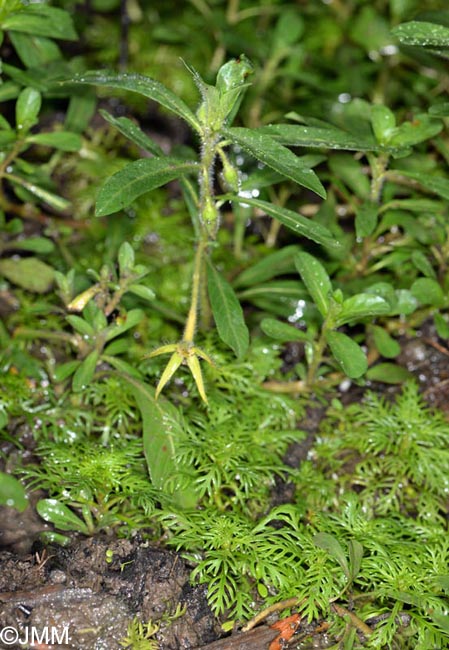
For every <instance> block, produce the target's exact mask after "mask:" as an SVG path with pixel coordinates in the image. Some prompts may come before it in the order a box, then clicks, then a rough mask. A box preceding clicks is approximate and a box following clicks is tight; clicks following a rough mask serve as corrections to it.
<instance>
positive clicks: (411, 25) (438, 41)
mask: <svg viewBox="0 0 449 650" xmlns="http://www.w3.org/2000/svg"><path fill="white" fill-rule="evenodd" d="M391 33H392V34H393V36H396V38H397V39H398V40H399V41H400V42H401V43H403V44H404V45H418V46H421V47H431V48H433V47H436V48H449V28H448V27H445V26H444V25H437V24H435V23H428V22H425V21H417V20H412V21H410V22H408V23H402V25H398V26H397V27H395V28H394V29H392V31H391Z"/></svg>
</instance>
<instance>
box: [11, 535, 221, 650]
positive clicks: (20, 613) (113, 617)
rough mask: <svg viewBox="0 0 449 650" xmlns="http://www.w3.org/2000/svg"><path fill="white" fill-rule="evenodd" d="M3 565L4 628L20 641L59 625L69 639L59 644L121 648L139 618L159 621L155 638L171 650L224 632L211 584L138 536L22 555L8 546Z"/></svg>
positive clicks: (109, 649) (90, 649) (88, 648)
mask: <svg viewBox="0 0 449 650" xmlns="http://www.w3.org/2000/svg"><path fill="white" fill-rule="evenodd" d="M0 567H1V573H0V629H1V628H3V629H4V628H5V627H7V626H11V627H12V628H15V629H18V630H20V633H21V638H25V637H26V630H27V629H28V630H29V631H30V630H31V629H33V628H34V629H39V630H44V629H45V628H52V627H53V628H54V627H56V628H58V630H59V633H60V636H59V638H60V639H61V638H62V635H63V634H64V630H65V629H67V630H68V632H67V636H68V639H69V644H68V645H67V644H64V645H57V646H56V647H61V648H65V647H69V648H74V649H80V650H81V649H82V650H115V649H116V648H121V647H123V646H122V645H120V642H121V641H123V639H124V637H125V636H126V631H127V627H128V624H129V623H130V622H131V621H132V619H133V618H134V617H135V616H138V617H139V619H141V620H142V621H149V620H151V621H153V622H154V623H158V622H159V631H158V632H157V633H156V634H155V636H154V638H155V640H157V641H158V642H159V643H160V647H161V648H165V649H166V650H182V649H187V648H197V647H201V646H203V645H205V644H207V643H208V642H210V641H212V640H213V639H216V638H217V636H218V634H219V628H218V624H217V622H216V620H215V619H214V616H213V615H212V613H211V611H210V609H209V607H208V605H207V601H206V591H205V588H203V587H192V586H191V585H190V583H189V574H190V569H189V567H187V566H186V564H185V562H184V561H183V560H182V559H181V558H180V557H179V556H178V555H177V554H176V553H173V552H171V551H166V550H164V549H160V548H154V547H151V546H147V545H145V543H143V542H142V541H141V540H139V539H135V540H133V541H131V540H110V539H106V538H105V539H101V538H98V537H97V538H90V539H78V540H75V541H74V543H73V544H72V545H71V547H70V548H68V549H66V548H62V547H53V548H48V549H45V551H41V554H39V553H35V554H28V555H26V556H25V557H23V558H18V557H17V556H16V555H15V554H13V553H11V552H7V551H3V552H2V553H1V554H0ZM177 608H178V613H179V611H180V609H181V608H182V611H183V613H182V615H181V616H179V617H177V618H176V616H174V615H175V612H177ZM171 619H172V620H171ZM28 634H30V632H28ZM0 647H2V648H3V647H9V648H16V647H17V648H19V647H21V646H20V645H17V646H15V645H8V646H0Z"/></svg>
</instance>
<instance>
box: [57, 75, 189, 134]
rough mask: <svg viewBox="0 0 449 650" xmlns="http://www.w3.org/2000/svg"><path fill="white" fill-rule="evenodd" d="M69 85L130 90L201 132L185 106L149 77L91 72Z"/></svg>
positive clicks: (172, 93)
mask: <svg viewBox="0 0 449 650" xmlns="http://www.w3.org/2000/svg"><path fill="white" fill-rule="evenodd" d="M69 83H79V84H91V85H95V86H109V88H118V89H120V90H130V91H131V92H134V93H138V94H139V95H143V96H144V97H148V98H149V99H152V100H153V101H155V102H158V104H160V105H161V106H163V107H164V108H166V109H168V110H169V111H172V112H173V113H175V114H176V115H178V116H179V117H181V118H182V119H184V120H185V121H186V122H188V123H189V124H190V126H191V127H193V128H194V129H195V130H196V131H200V130H201V127H200V124H199V122H198V119H197V118H196V116H195V115H194V113H192V111H191V110H190V108H189V107H188V106H187V104H185V103H184V102H183V100H182V99H180V98H179V97H178V96H177V95H175V93H174V92H172V91H171V90H170V89H169V88H167V87H166V86H164V84H162V83H160V81H156V80H155V79H151V77H145V76H144V75H140V74H127V73H123V74H116V73H115V72H111V71H107V70H92V71H90V72H86V73H84V74H82V75H79V76H78V77H75V78H74V79H70V81H69Z"/></svg>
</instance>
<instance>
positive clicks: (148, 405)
mask: <svg viewBox="0 0 449 650" xmlns="http://www.w3.org/2000/svg"><path fill="white" fill-rule="evenodd" d="M125 380H126V381H127V383H128V384H129V385H130V387H131V390H132V392H133V395H134V398H135V400H136V402H137V406H138V408H139V410H140V412H141V414H142V423H143V448H144V452H145V458H146V461H147V465H148V471H149V473H150V478H151V482H152V484H153V485H154V487H155V488H156V489H157V490H161V491H162V490H164V491H168V492H170V493H171V494H173V498H174V499H175V501H176V502H177V503H178V504H179V505H180V506H181V507H184V508H193V507H195V505H196V503H197V501H198V497H197V495H196V492H195V490H194V489H193V487H192V485H191V484H189V486H185V487H184V486H182V487H181V475H180V467H179V463H178V461H177V454H176V441H177V440H181V438H182V437H183V436H184V435H185V433H184V428H183V424H182V419H181V415H180V413H179V411H178V409H177V408H176V407H175V406H173V404H170V402H167V401H166V400H164V399H163V398H159V399H158V400H156V399H155V397H154V390H152V389H150V388H149V387H148V386H146V385H145V384H143V383H142V382H140V381H139V380H137V379H134V378H133V377H128V376H126V377H125Z"/></svg>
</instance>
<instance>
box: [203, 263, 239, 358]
mask: <svg viewBox="0 0 449 650" xmlns="http://www.w3.org/2000/svg"><path fill="white" fill-rule="evenodd" d="M207 287H208V292H209V300H210V304H211V307H212V313H213V315H214V319H215V324H216V326H217V330H218V334H219V335H220V338H221V339H222V341H224V343H226V345H229V347H230V348H232V349H233V350H234V352H235V354H236V356H237V357H238V358H239V359H241V358H242V357H243V356H244V355H245V354H246V351H247V349H248V345H249V332H248V328H247V326H246V323H245V319H244V316H243V310H242V308H241V306H240V303H239V301H238V299H237V296H236V295H235V293H234V290H233V289H232V287H231V285H230V284H229V283H228V282H227V281H226V280H225V279H224V278H223V277H222V276H221V274H220V273H219V272H218V271H217V270H216V269H215V268H214V267H213V266H212V264H211V263H209V264H208V268H207Z"/></svg>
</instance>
